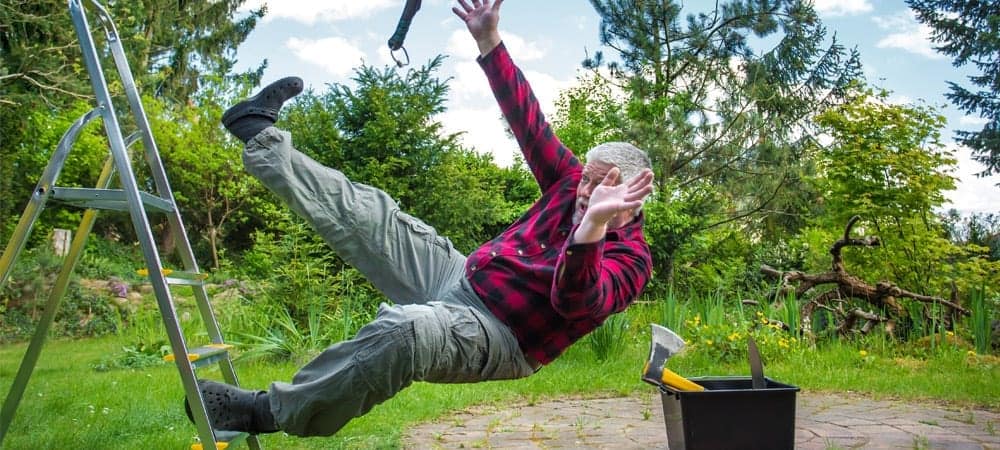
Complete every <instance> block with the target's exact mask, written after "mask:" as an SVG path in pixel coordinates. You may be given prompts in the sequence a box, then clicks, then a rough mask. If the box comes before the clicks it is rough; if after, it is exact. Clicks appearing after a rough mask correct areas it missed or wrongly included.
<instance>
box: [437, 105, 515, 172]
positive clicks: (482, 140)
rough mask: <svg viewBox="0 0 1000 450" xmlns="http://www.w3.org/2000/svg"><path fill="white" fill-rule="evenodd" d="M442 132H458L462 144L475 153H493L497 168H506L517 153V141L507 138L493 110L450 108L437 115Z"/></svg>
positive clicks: (499, 118)
mask: <svg viewBox="0 0 1000 450" xmlns="http://www.w3.org/2000/svg"><path fill="white" fill-rule="evenodd" d="M438 120H440V121H441V123H442V125H443V126H444V131H445V132H446V133H462V136H461V140H462V143H463V144H464V145H465V146H466V147H468V148H472V149H475V150H476V151H477V152H479V153H491V154H493V161H494V162H495V163H497V165H500V166H505V167H509V166H510V165H512V164H513V163H514V155H517V154H520V150H518V148H517V142H515V141H514V139H513V138H511V137H510V136H508V135H507V124H506V123H504V121H503V118H502V117H501V115H500V110H499V108H497V107H484V108H471V107H470V108H454V109H449V110H448V111H447V112H445V113H444V114H441V115H440V116H438Z"/></svg>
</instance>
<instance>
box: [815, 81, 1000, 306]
mask: <svg viewBox="0 0 1000 450" xmlns="http://www.w3.org/2000/svg"><path fill="white" fill-rule="evenodd" d="M888 96H889V93H888V92H886V91H875V92H873V91H865V94H864V95H862V96H859V97H858V98H857V99H855V100H854V101H852V102H850V103H848V104H846V105H842V106H839V107H836V108H831V109H830V110H828V111H826V112H824V113H823V114H821V115H820V116H819V117H818V118H817V122H818V123H819V124H820V126H822V127H823V129H824V130H826V131H827V132H828V133H829V134H830V135H831V136H832V138H833V141H832V143H831V144H830V145H827V146H823V147H821V148H819V149H817V150H818V151H817V155H818V157H819V172H818V174H817V175H816V177H814V179H813V183H815V186H816V190H817V191H818V192H820V193H821V194H822V197H821V198H820V199H819V202H818V203H820V204H821V206H822V212H821V214H819V215H817V216H815V218H814V219H813V220H812V221H811V223H810V225H811V226H810V228H807V229H805V230H804V231H803V233H802V235H801V237H800V241H801V245H802V246H805V247H807V248H809V249H810V250H811V252H810V253H811V258H810V259H809V260H807V266H806V267H805V268H806V269H807V270H817V269H820V268H827V267H829V262H828V261H829V254H828V253H827V252H825V251H823V250H824V249H825V248H826V247H827V246H828V245H829V243H831V242H834V241H836V239H837V237H838V233H840V229H841V227H843V224H844V223H848V221H849V220H850V219H851V217H852V216H858V217H859V220H858V221H857V227H858V233H859V234H863V235H874V236H877V237H878V238H879V240H880V246H879V247H878V248H877V249H876V250H869V251H857V252H852V253H851V254H848V255H844V261H845V263H846V264H847V265H848V266H850V271H851V272H852V273H853V274H856V275H858V276H861V277H863V278H865V279H868V280H888V281H891V282H893V283H896V284H898V285H899V286H900V287H901V288H903V289H906V290H909V291H913V292H917V293H920V294H925V295H933V296H940V297H945V298H948V297H950V291H951V290H952V287H953V283H955V285H957V287H958V288H959V289H960V290H963V291H965V290H967V289H969V288H970V287H976V286H978V282H982V281H986V280H989V281H990V282H991V283H992V282H993V281H992V278H990V277H995V276H996V272H995V270H996V269H995V268H994V269H988V266H990V265H991V264H995V263H990V262H988V261H987V259H986V258H985V256H987V255H986V254H985V252H984V250H985V249H984V248H982V247H979V246H967V245H958V244H955V243H953V242H952V241H951V240H950V239H949V236H948V229H947V228H946V227H945V224H944V223H943V221H942V220H941V218H939V217H938V216H937V214H936V213H935V210H936V209H937V208H940V206H941V205H942V204H943V203H944V201H945V197H944V192H945V191H948V190H951V189H954V186H955V178H954V177H953V176H952V175H951V173H952V172H953V171H954V168H955V164H956V160H955V159H954V157H953V156H952V155H951V153H950V152H949V151H948V150H947V149H946V148H945V147H944V146H943V145H942V143H941V129H942V128H943V126H944V124H945V119H944V117H942V116H941V115H940V114H938V113H937V112H936V111H935V110H934V109H933V108H930V107H926V106H913V105H894V104H889V103H887V99H888ZM991 270H993V271H994V272H993V274H992V275H990V274H989V273H990V271H991ZM983 277H986V278H983ZM977 280H978V282H977ZM970 285H971V286H970Z"/></svg>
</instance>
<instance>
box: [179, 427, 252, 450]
mask: <svg viewBox="0 0 1000 450" xmlns="http://www.w3.org/2000/svg"><path fill="white" fill-rule="evenodd" d="M249 435H250V434H249V433H243V432H240V431H222V430H215V440H216V442H215V448H216V450H226V449H227V448H229V446H230V445H231V444H239V443H240V442H243V441H244V440H245V439H246V438H247V436H249ZM204 448H205V446H204V445H202V444H201V442H195V443H194V444H191V450H203V449H204Z"/></svg>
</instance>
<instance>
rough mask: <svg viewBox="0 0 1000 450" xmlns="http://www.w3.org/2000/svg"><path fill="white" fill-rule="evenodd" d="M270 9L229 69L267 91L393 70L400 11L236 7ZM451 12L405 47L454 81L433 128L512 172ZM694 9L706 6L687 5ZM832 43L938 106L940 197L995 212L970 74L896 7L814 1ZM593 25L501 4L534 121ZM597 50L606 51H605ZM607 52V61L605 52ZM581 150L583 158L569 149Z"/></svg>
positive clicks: (331, 3)
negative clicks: (954, 98)
mask: <svg viewBox="0 0 1000 450" xmlns="http://www.w3.org/2000/svg"><path fill="white" fill-rule="evenodd" d="M262 3H267V5H268V15H267V16H266V17H265V19H264V20H263V21H262V22H261V23H260V24H258V26H257V28H256V29H255V30H254V32H253V33H252V34H251V35H250V37H249V39H247V41H246V42H245V43H244V44H243V45H242V46H241V47H240V48H239V52H238V55H237V57H238V59H239V64H238V66H237V68H238V69H240V68H245V67H250V66H256V65H257V64H259V63H260V62H261V61H262V60H263V59H267V60H268V61H269V67H268V69H267V71H266V72H265V75H264V83H267V82H270V81H273V80H276V79H278V78H281V77H283V76H287V75H298V76H301V77H302V78H303V79H304V80H305V81H306V84H307V86H311V87H312V88H314V89H316V90H319V91H322V90H325V89H326V84H328V83H345V84H350V77H351V75H352V74H353V71H352V70H353V69H354V68H355V67H358V66H359V65H361V63H362V62H365V63H367V64H369V65H375V66H385V65H392V64H393V62H392V59H391V58H390V55H389V51H388V48H387V46H386V41H387V40H388V38H389V36H390V35H391V34H392V32H393V30H394V29H395V26H396V22H397V20H398V18H399V14H400V12H401V11H402V8H403V0H365V1H359V0H282V1H274V0H272V1H264V0H248V1H247V3H246V4H245V6H244V7H245V8H250V7H257V6H259V5H260V4H262ZM455 4H456V3H455V1H454V0H451V1H446V0H423V5H422V7H421V10H420V12H418V13H417V16H416V18H415V19H414V23H413V26H412V28H411V29H410V33H409V35H408V36H407V39H406V45H405V46H406V48H407V50H408V51H409V55H410V58H411V61H412V64H413V65H420V64H423V63H425V62H426V61H428V60H429V59H430V58H433V57H434V56H435V55H437V54H441V53H443V54H446V55H448V56H449V57H448V59H447V60H446V61H445V65H444V67H443V68H442V70H441V71H440V72H439V76H440V77H442V78H444V77H449V78H451V81H450V86H451V93H450V96H449V103H448V111H447V112H446V113H444V114H443V115H442V116H441V117H440V120H441V122H442V123H443V124H444V125H445V128H446V130H447V131H450V132H463V133H465V134H464V137H463V139H464V141H465V143H466V144H467V145H469V146H470V147H473V148H475V149H476V150H477V151H480V152H490V153H492V154H493V155H494V157H495V159H496V161H497V162H498V163H500V164H507V163H509V162H510V161H512V158H513V155H514V154H516V153H517V151H518V150H517V145H516V144H515V143H514V142H513V141H511V140H510V139H509V138H508V137H507V136H506V134H505V131H504V126H503V124H502V123H501V122H500V120H501V119H500V113H499V109H498V108H497V107H496V105H495V103H494V101H493V97H492V95H491V94H490V91H489V87H488V85H487V84H486V80H485V77H484V76H483V75H482V72H481V71H480V69H479V67H478V65H477V64H476V62H475V58H476V56H477V55H478V50H477V49H476V46H475V43H474V42H473V41H472V39H471V38H470V37H469V35H468V32H467V31H466V29H465V25H464V24H463V23H462V22H461V21H460V20H459V19H458V18H457V17H455V16H454V15H453V14H452V12H451V7H452V6H453V5H455ZM686 4H687V5H689V6H690V7H691V8H692V9H693V8H694V7H696V5H701V4H704V5H706V7H707V6H708V5H714V4H715V2H714V1H712V2H709V1H707V0H703V1H700V2H699V1H690V0H689V1H688V2H686ZM815 6H816V9H817V11H818V12H819V13H820V17H821V18H822V20H823V23H824V25H825V26H826V27H827V30H828V32H829V34H830V35H831V36H832V35H833V34H836V35H837V38H838V39H839V40H840V42H841V43H842V44H844V45H845V46H847V47H857V48H858V50H859V51H860V52H861V57H862V62H863V64H864V70H865V74H866V76H867V78H868V80H869V81H870V82H872V83H873V84H875V85H877V86H880V87H883V88H885V89H888V90H890V91H892V92H893V96H892V101H894V102H899V103H921V102H922V103H926V104H928V105H932V106H937V107H939V111H940V112H941V113H942V114H943V115H944V116H945V117H946V118H947V120H948V125H947V127H948V128H947V130H946V131H945V132H944V137H945V141H946V142H948V144H949V147H950V148H951V149H952V151H954V153H955V156H956V158H958V160H959V165H958V168H957V170H956V172H955V173H954V175H955V176H956V177H958V178H959V182H958V188H957V189H956V190H955V191H952V192H949V193H948V194H947V196H948V198H949V199H950V203H949V204H948V205H946V207H949V208H950V207H954V208H956V209H958V210H959V211H961V212H963V213H969V212H994V213H995V212H1000V188H997V187H995V185H996V184H997V183H998V182H1000V177H997V176H994V177H991V178H977V177H974V176H973V174H974V173H977V172H979V171H981V170H982V168H981V166H980V165H978V164H977V163H975V162H973V161H972V160H971V159H970V158H969V153H968V150H967V149H964V148H962V147H959V146H955V145H954V144H952V143H951V138H952V136H953V133H952V131H953V130H956V129H968V130H977V129H980V128H981V127H982V124H983V123H984V122H983V121H982V120H981V119H979V118H977V117H968V116H966V115H965V114H963V113H962V112H961V111H959V110H958V109H956V108H955V107H953V106H951V105H950V104H949V103H948V102H947V100H946V99H945V97H944V94H945V93H946V92H947V85H946V84H945V82H946V81H948V80H952V81H959V82H964V80H965V77H966V76H967V75H969V74H970V73H971V72H970V71H969V70H968V69H957V68H954V67H952V65H951V60H950V59H949V58H947V57H945V56H942V55H940V54H938V53H936V52H935V51H934V50H933V48H932V44H931V43H930V41H929V36H930V31H929V30H928V29H926V28H925V27H923V26H921V25H920V24H919V23H918V22H916V20H915V19H914V17H913V15H912V13H911V12H910V10H909V8H907V6H906V4H905V3H904V2H903V0H886V1H875V0H816V1H815ZM599 23H600V22H599V20H598V16H597V14H596V13H595V12H594V10H593V8H592V7H591V5H590V2H589V1H587V0H559V1H554V0H553V1H537V0H535V1H527V0H506V1H505V2H504V4H503V8H502V10H501V19H500V31H501V35H502V36H503V38H504V41H505V42H506V44H507V47H508V48H509V49H510V50H511V54H512V55H513V57H514V59H515V61H516V62H517V63H518V65H519V66H520V67H521V69H522V70H523V71H524V72H525V74H526V76H527V77H528V80H529V81H530V82H531V83H532V86H533V87H534V89H535V91H536V94H537V96H538V97H539V99H540V101H541V102H542V108H543V111H544V112H546V114H548V115H550V116H551V115H553V114H554V113H555V108H554V107H553V104H554V102H555V100H556V99H557V98H558V95H559V92H560V91H562V90H564V89H566V88H568V87H570V86H572V85H573V84H574V83H575V80H576V77H577V75H578V73H579V72H580V62H581V61H582V60H583V59H584V58H585V57H586V56H587V55H588V53H590V54H592V53H593V52H594V51H595V50H601V46H600V44H599V39H598V27H599ZM605 50H606V49H605ZM612 53H613V52H612ZM577 150H582V149H577Z"/></svg>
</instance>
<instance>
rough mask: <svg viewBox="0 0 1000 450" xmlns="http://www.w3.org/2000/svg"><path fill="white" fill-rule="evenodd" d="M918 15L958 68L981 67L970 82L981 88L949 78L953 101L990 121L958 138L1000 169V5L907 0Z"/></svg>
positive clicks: (976, 0) (993, 169)
mask: <svg viewBox="0 0 1000 450" xmlns="http://www.w3.org/2000/svg"><path fill="white" fill-rule="evenodd" d="M906 3H907V5H909V6H910V8H912V9H913V11H914V12H916V14H917V19H918V20H919V21H920V22H922V23H924V24H926V25H927V26H929V27H931V28H932V29H933V30H934V34H933V36H932V38H931V40H932V41H933V42H935V43H937V44H939V45H938V46H937V47H935V48H936V49H937V50H938V51H939V52H941V53H944V54H945V55H948V56H951V57H952V64H954V65H955V67H962V66H965V65H966V64H969V63H970V62H971V63H972V64H973V65H974V66H975V67H976V69H978V70H979V72H980V73H979V74H978V75H972V76H969V81H970V82H971V83H972V84H973V85H974V86H976V88H978V89H979V90H975V91H973V90H970V89H967V88H965V87H963V86H960V85H959V84H958V83H955V82H948V86H949V88H950V90H951V91H950V92H949V93H948V94H946V96H947V97H948V99H949V100H951V102H952V103H954V104H955V105H956V106H958V107H959V109H961V110H962V111H965V112H967V113H969V114H978V115H979V117H982V118H984V119H986V125H984V126H983V129H982V130H979V131H959V132H957V133H956V134H957V137H958V141H959V142H960V143H962V144H964V145H966V146H968V147H969V148H971V149H972V154H973V158H974V159H975V160H976V161H979V162H981V163H983V165H985V166H986V169H985V170H984V171H983V172H982V173H980V174H979V175H980V176H988V175H991V174H998V173H1000V3H998V2H996V1H995V0H907V1H906Z"/></svg>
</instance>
